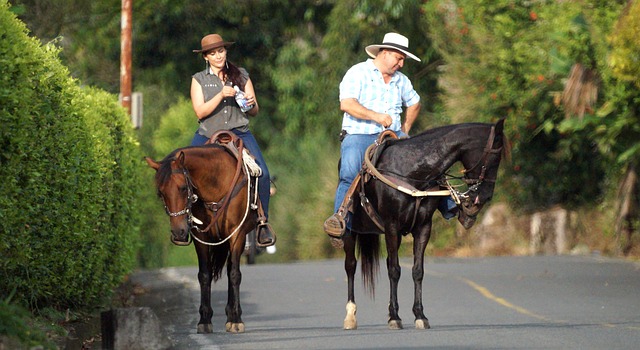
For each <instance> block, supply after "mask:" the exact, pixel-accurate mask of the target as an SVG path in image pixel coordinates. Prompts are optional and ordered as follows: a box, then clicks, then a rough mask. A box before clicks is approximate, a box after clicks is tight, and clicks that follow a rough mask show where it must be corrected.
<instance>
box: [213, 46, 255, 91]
mask: <svg viewBox="0 0 640 350" xmlns="http://www.w3.org/2000/svg"><path fill="white" fill-rule="evenodd" d="M209 52H210V51H209ZM209 52H203V53H202V56H203V57H206V56H207V55H208V54H209ZM207 69H209V62H208V61H207ZM221 71H222V74H223V76H224V77H226V78H227V79H226V81H230V82H231V83H232V86H234V85H237V86H238V87H239V88H240V90H242V91H244V86H245V85H246V84H247V78H246V77H243V76H242V74H241V73H240V69H238V67H236V65H235V64H233V63H231V62H229V60H228V59H227V62H226V63H225V65H224V67H222V70H221Z"/></svg>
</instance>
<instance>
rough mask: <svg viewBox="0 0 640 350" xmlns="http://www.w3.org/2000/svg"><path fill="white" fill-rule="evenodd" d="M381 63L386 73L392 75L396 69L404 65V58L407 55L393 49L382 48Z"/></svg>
mask: <svg viewBox="0 0 640 350" xmlns="http://www.w3.org/2000/svg"><path fill="white" fill-rule="evenodd" d="M382 55H383V60H382V62H383V65H384V68H385V70H386V71H385V72H383V73H386V74H389V75H393V73H395V72H396V71H398V70H400V68H402V66H404V59H405V58H406V57H407V56H406V55H405V54H403V53H401V52H399V51H395V50H383V51H382Z"/></svg>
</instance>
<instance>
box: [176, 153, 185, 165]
mask: <svg viewBox="0 0 640 350" xmlns="http://www.w3.org/2000/svg"><path fill="white" fill-rule="evenodd" d="M176 159H178V162H179V163H180V165H181V166H183V167H184V152H182V151H180V152H178V153H177V154H176Z"/></svg>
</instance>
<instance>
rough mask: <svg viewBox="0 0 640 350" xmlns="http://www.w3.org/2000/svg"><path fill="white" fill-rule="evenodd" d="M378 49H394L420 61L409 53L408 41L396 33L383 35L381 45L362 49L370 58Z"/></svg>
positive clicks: (374, 55) (373, 56)
mask: <svg viewBox="0 0 640 350" xmlns="http://www.w3.org/2000/svg"><path fill="white" fill-rule="evenodd" d="M380 49H394V50H398V51H400V52H402V53H404V54H405V55H407V56H409V57H411V58H413V59H414V60H416V61H418V62H420V59H419V58H418V57H416V55H414V54H412V53H411V52H409V39H407V37H406V36H404V35H400V34H398V33H387V34H385V35H384V39H382V44H380V45H369V46H367V47H365V48H364V50H365V51H366V52H367V54H369V56H371V57H372V58H375V57H376V55H377V54H378V52H380Z"/></svg>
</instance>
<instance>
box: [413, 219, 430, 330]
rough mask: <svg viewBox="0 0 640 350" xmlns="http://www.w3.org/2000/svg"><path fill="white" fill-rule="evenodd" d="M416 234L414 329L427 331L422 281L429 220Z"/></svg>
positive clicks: (414, 255) (414, 236)
mask: <svg viewBox="0 0 640 350" xmlns="http://www.w3.org/2000/svg"><path fill="white" fill-rule="evenodd" d="M417 232H418V233H416V234H414V235H413V269H412V270H411V273H412V275H413V288H414V296H413V314H414V315H415V316H416V321H415V324H416V329H429V328H431V326H430V325H429V320H428V319H427V317H426V316H425V315H424V308H423V306H422V281H423V277H424V251H425V248H427V243H429V237H430V236H431V221H430V220H429V221H428V222H427V223H425V225H424V226H423V227H421V228H420V229H419V230H418V231H417Z"/></svg>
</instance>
